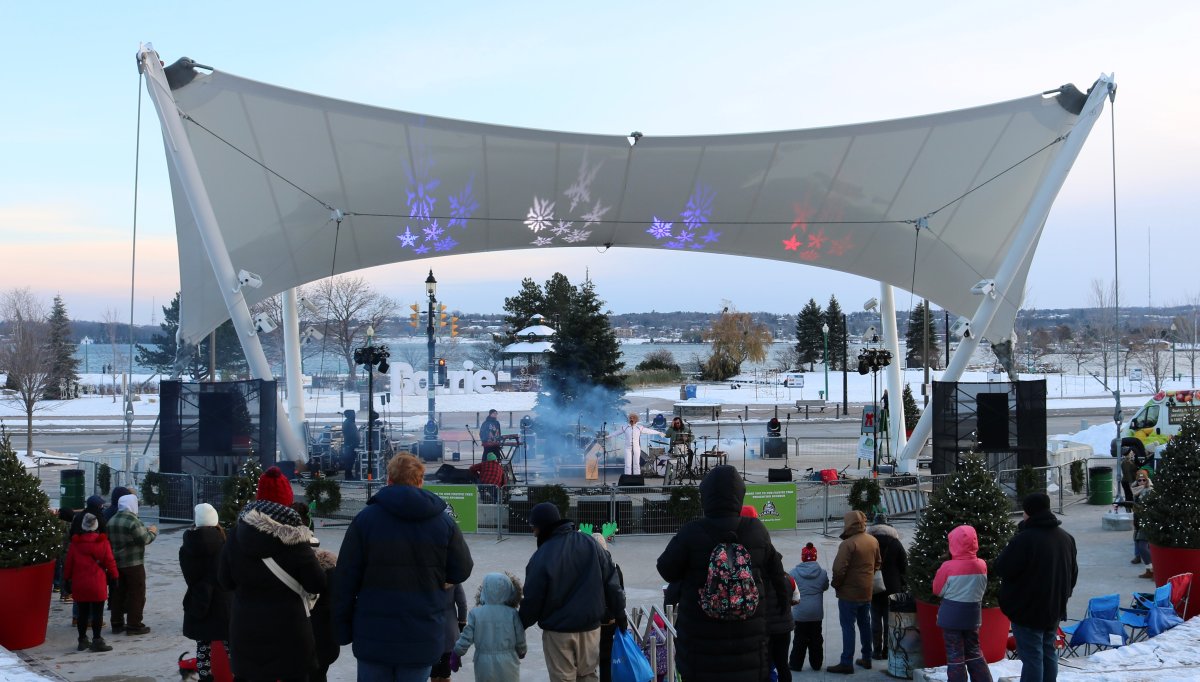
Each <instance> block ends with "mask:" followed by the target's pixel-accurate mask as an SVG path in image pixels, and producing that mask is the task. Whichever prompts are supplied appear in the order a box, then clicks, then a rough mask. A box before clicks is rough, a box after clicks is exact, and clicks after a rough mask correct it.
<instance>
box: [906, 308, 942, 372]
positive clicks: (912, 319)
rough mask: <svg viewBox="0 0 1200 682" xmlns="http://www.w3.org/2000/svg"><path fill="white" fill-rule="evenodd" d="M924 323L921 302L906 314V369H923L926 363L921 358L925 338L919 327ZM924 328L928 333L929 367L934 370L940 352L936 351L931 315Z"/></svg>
mask: <svg viewBox="0 0 1200 682" xmlns="http://www.w3.org/2000/svg"><path fill="white" fill-rule="evenodd" d="M925 323H926V320H925V303H924V302H921V303H918V304H917V307H915V308H913V310H912V312H910V313H909V314H908V331H906V332H905V334H904V343H905V344H906V345H907V346H908V350H907V352H905V353H904V362H905V364H906V365H907V366H908V367H925V364H926V363H925V360H924V358H923V357H922V353H923V350H924V344H925V338H924V336H923V335H922V332H921V327H922V325H923V324H925ZM925 328H926V329H927V330H928V332H929V357H928V360H929V367H930V368H931V369H935V368H936V367H937V361H938V356H939V355H940V351H939V350H938V343H937V334H936V333H935V331H934V329H933V315H932V314H930V316H929V320H928V324H927V325H926V326H925Z"/></svg>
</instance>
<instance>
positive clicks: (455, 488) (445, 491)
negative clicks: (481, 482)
mask: <svg viewBox="0 0 1200 682" xmlns="http://www.w3.org/2000/svg"><path fill="white" fill-rule="evenodd" d="M425 490H428V491H429V492H431V493H433V494H434V495H437V496H438V497H440V498H442V500H444V501H445V502H446V504H447V505H449V508H448V509H447V510H446V512H447V513H448V514H450V516H451V517H452V518H453V519H454V521H455V522H456V523H458V527H459V529H460V530H462V532H464V533H475V532H478V531H479V516H478V513H477V511H478V509H479V489H478V488H476V487H475V486H473V485H427V486H425Z"/></svg>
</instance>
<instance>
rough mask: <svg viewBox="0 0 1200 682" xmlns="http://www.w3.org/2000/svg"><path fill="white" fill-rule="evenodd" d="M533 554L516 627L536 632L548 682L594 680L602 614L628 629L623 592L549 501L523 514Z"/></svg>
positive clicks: (594, 547)
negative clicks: (532, 541)
mask: <svg viewBox="0 0 1200 682" xmlns="http://www.w3.org/2000/svg"><path fill="white" fill-rule="evenodd" d="M529 525H530V526H531V527H532V528H533V534H534V535H535V536H536V537H537V551H536V552H534V553H533V556H532V557H530V559H529V564H528V565H527V566H525V591H524V598H523V599H522V601H521V610H520V616H521V624H522V625H524V626H525V627H526V628H529V627H530V626H531V625H533V624H534V623H537V624H538V626H540V627H541V629H542V652H543V655H544V656H545V659H546V670H547V672H548V673H549V676H550V680H551V681H552V682H559V681H561V682H567V681H568V680H572V681H573V680H589V681H591V682H595V681H596V680H599V674H598V672H599V665H600V625H601V623H602V622H604V620H605V617H606V614H607V615H608V616H609V617H611V618H613V619H614V620H615V621H616V625H617V627H618V628H621V629H625V628H627V627H629V619H628V617H627V616H626V615H625V591H624V590H623V589H622V587H621V582H620V577H619V576H618V574H617V571H616V569H615V568H614V567H613V563H612V559H611V558H610V556H609V554H608V552H606V551H605V550H603V549H601V548H600V545H599V544H597V543H596V541H595V540H593V539H592V538H591V537H590V536H587V535H584V534H583V533H580V532H577V531H576V530H575V524H574V523H572V522H571V521H570V520H568V519H564V518H562V517H561V515H560V514H559V512H558V507H556V506H554V505H553V504H552V503H550V502H542V503H541V504H538V505H535V506H534V507H533V509H531V510H530V511H529Z"/></svg>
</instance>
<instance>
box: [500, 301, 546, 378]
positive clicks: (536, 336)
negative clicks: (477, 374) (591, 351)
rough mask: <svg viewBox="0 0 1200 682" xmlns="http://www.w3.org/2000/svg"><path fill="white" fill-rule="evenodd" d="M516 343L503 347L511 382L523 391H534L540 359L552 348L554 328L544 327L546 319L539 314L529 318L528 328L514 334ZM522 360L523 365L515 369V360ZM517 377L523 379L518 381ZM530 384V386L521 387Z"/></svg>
mask: <svg viewBox="0 0 1200 682" xmlns="http://www.w3.org/2000/svg"><path fill="white" fill-rule="evenodd" d="M514 336H515V337H516V339H517V340H516V341H514V342H512V343H510V344H508V345H507V346H505V347H504V354H505V355H507V356H508V365H509V371H511V372H512V376H513V382H514V383H515V384H520V385H522V386H521V387H522V388H523V389H531V388H532V389H536V388H537V386H536V377H537V372H538V368H539V367H540V366H541V364H542V363H541V358H542V355H544V354H545V353H549V352H550V349H552V348H554V341H553V339H554V328H552V327H550V326H548V325H546V318H544V317H542V316H541V315H540V314H535V315H534V316H533V317H531V318H529V326H527V327H525V328H524V329H522V330H520V331H518V332H517V333H516V334H514ZM517 358H524V360H525V364H524V366H522V367H521V368H520V371H518V368H517V367H516V364H515V362H514V361H515V360H516V359H517ZM518 377H523V378H522V379H518ZM523 384H532V385H528V386H526V385H523Z"/></svg>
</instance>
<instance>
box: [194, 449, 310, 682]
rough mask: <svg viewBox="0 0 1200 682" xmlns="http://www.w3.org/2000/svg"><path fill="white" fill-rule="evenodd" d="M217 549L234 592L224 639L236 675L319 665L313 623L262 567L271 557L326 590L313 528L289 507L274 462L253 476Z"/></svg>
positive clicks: (261, 675)
mask: <svg viewBox="0 0 1200 682" xmlns="http://www.w3.org/2000/svg"><path fill="white" fill-rule="evenodd" d="M255 498H256V499H255V501H254V502H251V503H249V504H247V505H246V507H245V509H243V510H242V513H241V515H240V516H239V517H238V522H237V525H236V526H235V527H234V528H233V530H232V531H231V532H230V534H229V540H228V541H227V542H226V543H225V549H224V550H223V551H222V553H221V566H220V571H219V576H218V577H219V580H220V583H221V586H222V587H224V588H225V589H227V590H230V591H231V592H233V609H232V613H231V618H230V623H229V644H230V648H231V649H232V667H233V674H234V676H235V677H237V678H238V679H241V680H246V681H247V682H252V681H254V680H293V679H307V678H308V676H309V674H310V673H311V672H312V671H313V670H314V669H316V668H318V663H317V657H316V644H315V642H314V638H313V628H312V626H311V625H310V623H309V618H308V614H307V613H306V612H305V605H304V603H303V602H302V601H301V598H300V595H298V594H297V593H296V592H294V591H293V590H292V589H291V588H290V587H288V586H287V585H286V584H285V583H284V582H283V581H282V580H281V579H280V578H279V577H277V576H276V575H275V574H274V573H273V572H272V571H271V569H270V568H269V567H268V564H267V562H266V561H264V560H266V559H272V560H274V562H275V563H276V564H277V565H278V566H279V568H280V569H282V570H283V571H284V572H285V573H287V574H288V575H289V576H291V578H292V579H293V580H295V581H296V582H297V583H299V584H300V587H302V588H303V589H304V590H305V591H306V592H310V593H320V592H324V591H325V586H326V577H325V569H323V568H322V567H321V564H320V563H319V561H318V560H317V555H316V553H315V552H314V549H313V546H312V544H311V543H312V540H313V534H312V531H310V530H309V529H308V528H306V527H305V526H304V523H303V521H302V520H301V518H300V515H299V514H297V513H296V511H295V510H294V509H292V508H291V504H292V487H291V483H290V482H288V480H287V479H286V478H285V477H284V476H283V474H282V472H280V471H279V468H278V467H271V468H270V469H268V470H267V471H266V473H264V474H263V475H262V477H261V478H260V479H259V481H258V492H257V493H256V494H255Z"/></svg>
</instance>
